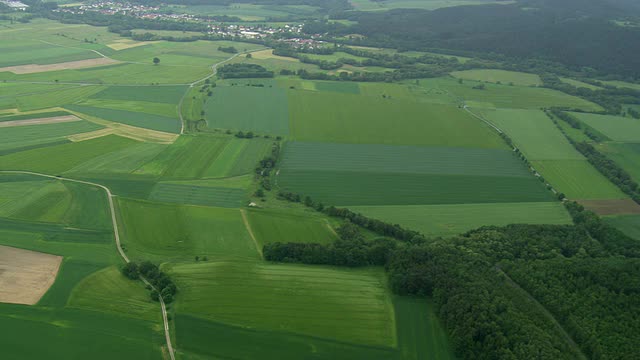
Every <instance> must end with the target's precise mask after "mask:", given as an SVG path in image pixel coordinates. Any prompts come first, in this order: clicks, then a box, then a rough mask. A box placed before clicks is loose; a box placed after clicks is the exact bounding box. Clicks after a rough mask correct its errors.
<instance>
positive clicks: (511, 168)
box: [281, 142, 531, 177]
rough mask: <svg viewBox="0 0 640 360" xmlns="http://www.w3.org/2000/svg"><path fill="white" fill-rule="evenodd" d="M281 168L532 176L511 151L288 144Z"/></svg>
mask: <svg viewBox="0 0 640 360" xmlns="http://www.w3.org/2000/svg"><path fill="white" fill-rule="evenodd" d="M281 168H282V169H283V171H287V170H316V171H322V170H327V171H352V172H381V173H410V174H449V175H476V176H510V177H528V176H531V175H530V174H529V172H528V171H527V170H526V167H525V166H523V165H522V162H521V161H520V160H519V159H518V158H517V157H516V156H515V155H514V154H513V152H512V151H510V150H501V149H470V148H454V147H451V148H448V147H430V146H429V147H427V146H425V147H419V146H390V145H370V144H366V145H357V144H328V143H304V142H291V143H287V144H286V145H285V147H284V151H283V154H282V160H281Z"/></svg>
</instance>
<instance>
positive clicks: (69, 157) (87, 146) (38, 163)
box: [0, 123, 136, 175]
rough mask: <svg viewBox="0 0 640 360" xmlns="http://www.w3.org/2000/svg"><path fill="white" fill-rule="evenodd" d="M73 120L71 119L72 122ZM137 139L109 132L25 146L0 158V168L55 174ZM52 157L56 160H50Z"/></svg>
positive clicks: (125, 145) (119, 148)
mask: <svg viewBox="0 0 640 360" xmlns="http://www.w3.org/2000/svg"><path fill="white" fill-rule="evenodd" d="M72 124H73V123H72ZM135 143H136V141H134V140H130V139H126V138H123V137H119V136H115V135H109V136H104V137H101V138H97V139H93V140H87V141H82V142H77V143H68V144H62V145H56V146H52V147H48V148H40V149H33V150H27V151H23V152H19V153H14V154H10V155H7V156H4V157H2V158H0V168H1V169H6V170H30V171H36V172H41V173H45V174H50V175H56V174H59V173H62V172H65V171H67V170H70V169H72V168H74V167H76V166H78V165H80V164H82V163H84V162H86V161H89V160H90V159H92V158H94V157H97V156H100V155H103V154H107V153H109V152H112V151H117V150H121V149H123V148H125V147H128V146H132V145H133V144H135ZM51 158H54V159H56V160H57V161H51V160H50V159H51Z"/></svg>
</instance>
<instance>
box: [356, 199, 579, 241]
mask: <svg viewBox="0 0 640 360" xmlns="http://www.w3.org/2000/svg"><path fill="white" fill-rule="evenodd" d="M350 208H351V209H352V210H353V211H356V212H358V213H361V214H363V215H365V216H369V217H372V218H374V219H380V220H384V221H387V222H390V223H392V224H400V225H401V226H404V227H406V228H409V229H415V230H417V231H420V232H422V233H423V234H425V235H428V236H452V235H457V234H460V233H463V232H465V231H469V230H472V229H476V228H478V227H480V226H483V225H496V226H501V225H508V224H558V225H562V224H571V217H570V216H569V214H568V213H567V211H566V210H565V209H564V207H563V206H562V204H560V203H558V202H533V203H527V202H520V203H494V204H491V203H488V204H460V205H457V204H456V205H411V206H406V205H405V206H397V205H391V206H353V207H350Z"/></svg>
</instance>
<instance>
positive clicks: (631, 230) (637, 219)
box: [604, 215, 640, 241]
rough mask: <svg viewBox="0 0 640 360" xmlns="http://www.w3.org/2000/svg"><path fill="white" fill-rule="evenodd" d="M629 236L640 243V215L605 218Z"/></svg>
mask: <svg viewBox="0 0 640 360" xmlns="http://www.w3.org/2000/svg"><path fill="white" fill-rule="evenodd" d="M604 219H605V221H606V222H608V223H609V224H611V225H613V226H615V227H616V228H618V229H619V230H620V231H622V232H623V233H625V234H627V235H628V236H630V237H632V238H634V239H636V240H639V241H640V215H619V216H608V217H606V218H604Z"/></svg>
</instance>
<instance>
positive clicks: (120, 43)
mask: <svg viewBox="0 0 640 360" xmlns="http://www.w3.org/2000/svg"><path fill="white" fill-rule="evenodd" d="M156 42H157V41H135V40H130V39H120V40H116V41H114V42H113V43H111V44H108V45H107V46H108V47H110V48H112V49H113V50H116V51H120V50H126V49H131V48H134V47H138V46H143V45H149V44H153V43H156Z"/></svg>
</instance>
